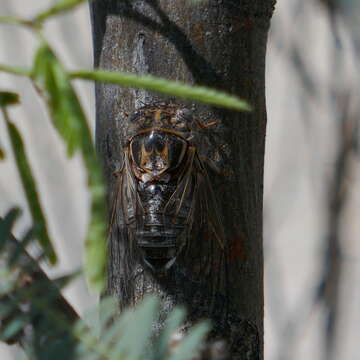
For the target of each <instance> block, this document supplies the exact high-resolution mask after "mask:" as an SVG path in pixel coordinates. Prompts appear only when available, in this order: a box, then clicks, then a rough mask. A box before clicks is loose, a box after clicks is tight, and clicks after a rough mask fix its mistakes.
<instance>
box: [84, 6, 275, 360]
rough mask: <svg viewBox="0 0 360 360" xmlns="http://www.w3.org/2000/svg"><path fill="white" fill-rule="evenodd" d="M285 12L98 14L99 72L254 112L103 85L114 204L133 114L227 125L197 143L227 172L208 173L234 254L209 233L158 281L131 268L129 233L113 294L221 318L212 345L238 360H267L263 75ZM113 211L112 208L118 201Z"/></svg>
mask: <svg viewBox="0 0 360 360" xmlns="http://www.w3.org/2000/svg"><path fill="white" fill-rule="evenodd" d="M274 3H275V0H262V1H260V0H245V1H238V0H236V1H235V0H208V1H202V2H199V3H197V4H194V3H193V2H191V1H188V0H177V1H175V0H136V1H135V0H134V1H131V0H123V1H117V0H97V1H94V2H92V5H91V10H92V25H93V35H94V54H95V66H99V67H101V68H103V69H108V70H120V71H128V72H136V73H142V74H144V73H148V74H152V75H156V76H161V77H165V78H167V79H171V80H179V81H183V82H186V83H190V84H201V85H207V86H210V87H215V88H218V89H222V90H225V91H227V92H229V93H232V94H236V95H238V96H240V97H242V98H244V99H246V100H248V101H249V103H250V104H251V105H252V107H253V111H252V112H250V113H245V112H242V113H240V112H236V111H229V110H224V109H219V108H214V107H210V106H205V105H200V104H198V103H191V102H185V101H180V100H177V99H174V98H171V99H170V98H165V97H163V96H159V95H158V94H154V93H149V92H146V91H143V90H136V89H126V88H120V87H117V86H114V85H108V84H97V85H96V115H97V120H96V121H97V122H96V139H97V148H98V151H99V153H100V154H101V157H102V160H103V163H104V169H105V174H106V178H107V180H108V185H109V194H112V193H114V188H115V187H116V178H115V177H114V175H113V173H114V171H118V170H119V169H121V167H122V165H123V158H124V152H123V146H124V144H125V143H126V141H127V140H128V138H129V136H130V132H129V118H131V116H128V113H134V112H135V111H136V110H138V109H139V108H142V107H143V106H144V105H148V106H150V107H151V106H152V107H153V108H154V107H156V106H157V104H160V103H161V105H159V106H162V107H164V108H166V106H169V107H170V108H171V107H174V106H175V107H178V108H179V109H181V111H185V112H186V111H188V112H190V113H191V114H192V116H193V117H194V118H196V119H199V120H200V121H201V123H205V124H208V125H211V124H212V122H213V121H216V126H209V127H208V128H207V129H199V130H198V135H199V136H198V137H197V142H195V144H196V151H197V152H198V153H199V156H200V157H201V158H205V157H206V158H207V159H208V160H209V162H211V163H212V164H214V165H215V167H216V168H217V169H218V170H220V171H217V173H215V172H211V171H209V172H208V174H209V178H210V181H211V183H212V188H213V189H214V192H215V197H216V199H217V206H218V209H219V213H220V214H221V221H222V224H223V227H224V229H225V242H224V244H223V245H224V246H222V245H221V244H219V242H218V241H213V242H211V246H210V245H207V246H204V244H208V243H209V241H210V240H209V239H208V238H206V235H203V236H202V237H199V238H197V239H196V241H193V245H192V246H190V247H189V248H188V249H187V252H186V253H184V251H183V252H182V254H181V255H179V256H178V257H177V258H176V261H175V264H174V265H173V266H172V267H171V269H170V270H169V271H167V272H166V273H165V274H164V273H162V274H161V275H159V274H157V273H154V272H151V271H150V270H149V268H148V267H146V266H144V265H143V262H141V261H140V260H139V261H138V263H136V264H130V267H131V269H130V271H128V269H124V267H125V264H126V266H129V261H127V259H126V256H128V254H129V246H131V245H130V244H129V241H128V240H129V239H128V238H127V236H126V234H125V233H126V229H125V232H124V231H121V229H120V230H119V231H117V232H116V235H115V236H112V237H111V241H110V244H109V255H110V258H109V267H108V293H109V294H113V295H116V296H117V297H118V298H119V302H120V306H121V307H122V306H124V305H127V304H133V303H136V302H137V300H138V299H140V298H142V297H143V295H144V294H145V293H157V294H159V295H160V297H161V298H162V300H163V302H162V311H163V312H165V313H166V312H168V311H169V310H170V309H171V308H172V307H173V306H174V305H177V304H185V305H186V307H187V309H188V312H189V321H190V322H193V321H194V320H197V319H200V318H203V317H208V318H211V319H212V320H213V327H214V329H213V333H212V335H213V336H214V337H221V338H225V339H226V340H227V341H228V343H229V344H230V346H231V359H262V358H263V254H262V201H263V163H264V143H265V131H266V108H265V91H264V90H265V89H264V72H265V52H266V42H267V33H268V28H269V22H270V18H271V15H272V12H273V7H274ZM174 104H175V105H174ZM204 161H205V160H204ZM213 167H214V166H213ZM109 201H110V203H112V202H113V199H112V197H111V196H110V199H109ZM199 212H201V211H200V210H199ZM197 216H199V214H195V215H194V221H195V223H196V222H197V221H199V220H198V218H197ZM205 216H207V214H205ZM189 259H191V260H190V261H189ZM204 259H207V260H209V261H210V262H211V265H210V267H208V268H207V270H206V271H205V272H204V273H203V276H202V274H201V272H200V273H198V274H197V275H196V274H195V272H196V267H197V266H198V264H200V263H202V261H205V260H204ZM209 269H210V270H209ZM160 326H161V321H160Z"/></svg>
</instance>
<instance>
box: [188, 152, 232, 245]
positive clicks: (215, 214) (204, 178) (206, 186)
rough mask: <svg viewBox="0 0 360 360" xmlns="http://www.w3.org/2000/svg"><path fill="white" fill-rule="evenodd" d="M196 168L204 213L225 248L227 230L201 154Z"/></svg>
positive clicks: (196, 159) (213, 233) (215, 235)
mask: <svg viewBox="0 0 360 360" xmlns="http://www.w3.org/2000/svg"><path fill="white" fill-rule="evenodd" d="M194 162H195V168H197V169H198V172H197V173H198V192H199V195H198V198H199V200H198V201H199V202H200V204H201V206H202V212H201V213H202V214H203V216H204V217H206V219H204V218H203V221H205V222H206V223H207V227H208V228H209V232H210V233H211V234H212V235H213V236H214V238H215V239H216V241H217V242H218V244H219V246H220V248H221V249H224V248H225V231H224V227H223V225H222V220H221V215H220V212H219V209H218V205H217V201H216V197H215V193H214V190H213V187H212V185H211V182H210V179H209V176H208V173H207V170H206V167H205V165H204V164H203V162H202V161H201V159H200V158H199V156H197V155H196V158H195V161H194Z"/></svg>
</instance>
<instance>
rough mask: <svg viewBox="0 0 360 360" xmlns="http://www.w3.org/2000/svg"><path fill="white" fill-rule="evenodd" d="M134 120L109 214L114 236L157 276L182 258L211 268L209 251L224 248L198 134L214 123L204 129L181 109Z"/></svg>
mask: <svg viewBox="0 0 360 360" xmlns="http://www.w3.org/2000/svg"><path fill="white" fill-rule="evenodd" d="M128 122H129V124H130V128H132V131H131V132H130V135H129V136H128V138H127V141H126V144H125V146H124V148H123V165H122V169H121V170H120V171H118V172H117V173H116V182H115V190H114V193H113V206H112V215H111V231H112V233H113V234H115V235H116V234H117V233H119V231H120V232H121V233H122V235H121V236H122V237H123V238H125V239H123V243H122V245H121V246H124V247H126V259H125V261H127V262H128V263H130V262H132V261H133V262H136V261H137V260H140V261H142V263H143V264H144V265H145V266H146V267H147V268H148V269H151V270H152V271H154V272H166V271H168V270H169V269H170V268H171V267H172V266H173V265H174V263H177V262H178V261H179V262H181V261H180V260H179V259H183V260H182V262H184V259H187V260H186V261H190V259H191V262H192V263H193V265H194V264H200V263H202V264H205V265H206V266H210V265H209V263H210V262H212V261H213V259H210V255H209V251H206V254H204V251H203V250H204V248H206V249H214V248H215V247H216V248H218V249H220V250H221V249H223V248H224V243H225V240H224V239H225V236H224V230H223V227H222V223H221V220H220V216H219V212H218V210H217V205H216V200H215V196H214V192H213V189H212V185H211V182H210V181H209V176H208V172H207V165H206V161H205V160H204V159H202V157H201V155H200V154H199V151H198V148H197V145H196V141H195V138H196V136H195V134H196V131H197V130H196V128H197V127H201V128H205V127H207V126H212V125H215V122H213V123H210V124H207V125H204V124H202V123H201V122H200V121H199V120H195V119H194V117H193V116H192V112H191V111H190V110H188V109H186V108H184V107H182V106H180V105H176V104H155V105H147V106H144V107H143V108H140V109H139V110H137V111H136V112H135V113H134V114H133V115H131V116H129V118H128ZM197 257H198V258H197ZM177 259H178V260H177ZM197 266H198V265H197ZM206 266H205V267H206Z"/></svg>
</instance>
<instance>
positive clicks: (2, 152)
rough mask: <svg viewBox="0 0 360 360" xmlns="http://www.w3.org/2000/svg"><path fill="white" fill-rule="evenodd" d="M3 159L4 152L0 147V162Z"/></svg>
mask: <svg viewBox="0 0 360 360" xmlns="http://www.w3.org/2000/svg"><path fill="white" fill-rule="evenodd" d="M4 159H5V151H4V150H3V148H2V147H1V146H0V160H4Z"/></svg>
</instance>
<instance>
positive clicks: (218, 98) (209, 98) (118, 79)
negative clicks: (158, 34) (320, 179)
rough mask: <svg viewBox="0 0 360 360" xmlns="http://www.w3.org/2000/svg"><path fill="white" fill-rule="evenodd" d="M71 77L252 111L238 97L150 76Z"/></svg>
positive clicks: (102, 74) (96, 72)
mask: <svg viewBox="0 0 360 360" xmlns="http://www.w3.org/2000/svg"><path fill="white" fill-rule="evenodd" d="M71 76H72V77H73V78H81V79H87V80H94V81H100V82H106V83H112V84H116V85H120V86H125V87H133V88H142V89H146V90H150V91H156V92H159V93H161V94H165V95H171V96H176V97H179V98H183V99H188V100H194V101H199V102H202V103H205V104H210V105H214V106H219V107H225V108H230V109H234V110H243V111H250V110H251V108H250V105H249V104H248V103H247V102H246V101H244V100H242V99H239V98H238V97H236V96H233V95H229V94H226V93H224V92H221V91H216V90H213V89H210V88H207V87H204V86H190V85H186V84H184V83H180V82H176V81H170V80H166V79H162V78H158V77H155V76H150V75H136V74H128V73H122V72H109V71H102V70H94V71H86V70H81V71H76V72H72V73H71Z"/></svg>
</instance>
